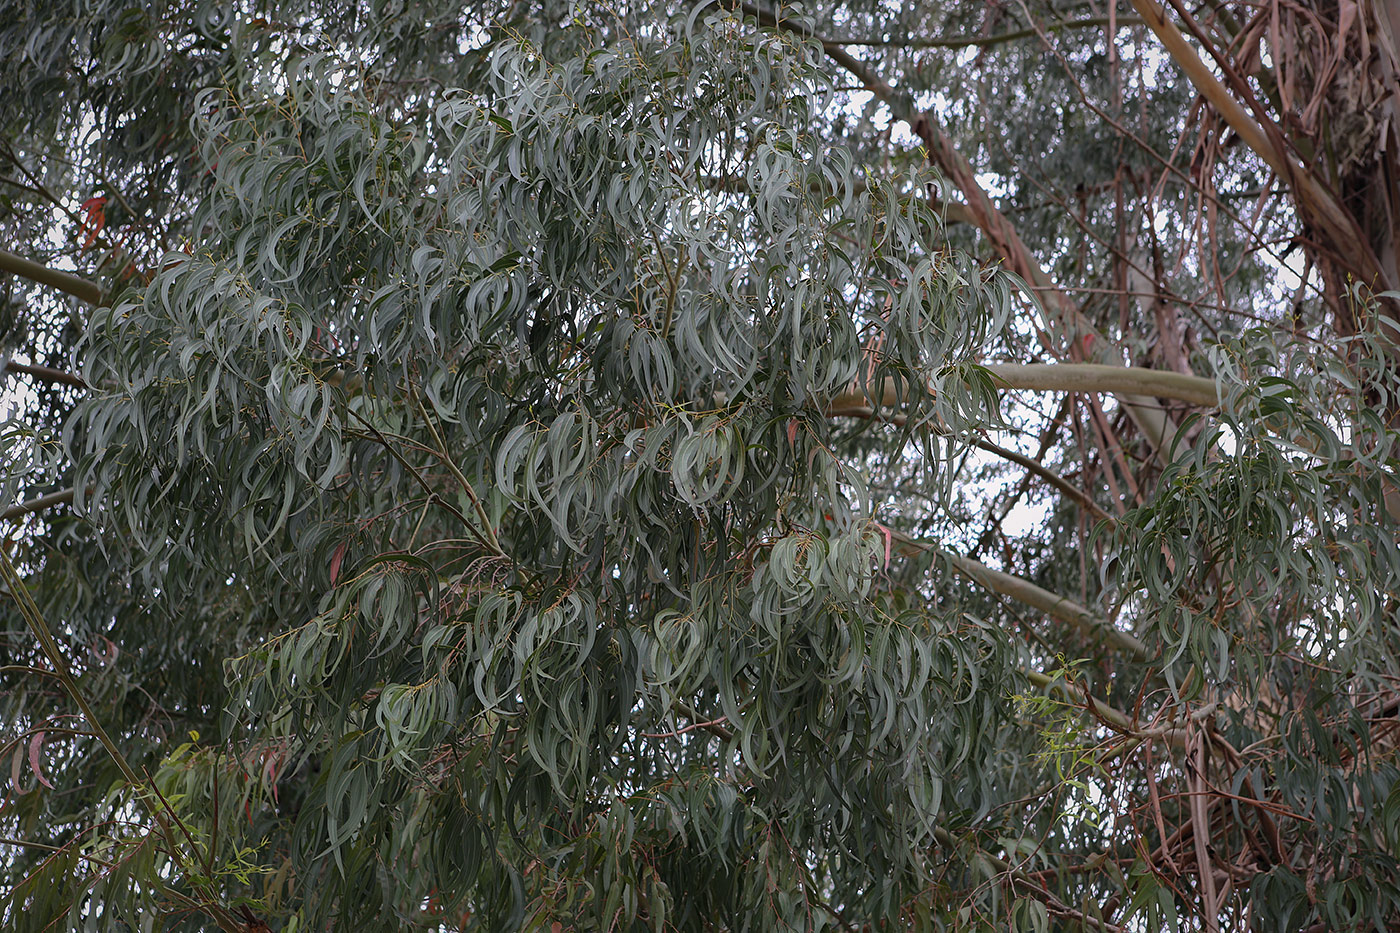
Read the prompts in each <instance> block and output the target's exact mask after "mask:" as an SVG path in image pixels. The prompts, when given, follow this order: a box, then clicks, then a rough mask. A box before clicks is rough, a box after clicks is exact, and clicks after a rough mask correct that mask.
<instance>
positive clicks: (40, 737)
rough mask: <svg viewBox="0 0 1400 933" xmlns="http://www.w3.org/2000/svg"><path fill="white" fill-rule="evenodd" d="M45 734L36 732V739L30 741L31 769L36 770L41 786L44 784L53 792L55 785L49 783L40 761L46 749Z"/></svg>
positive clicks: (35, 774) (35, 773)
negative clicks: (40, 753) (40, 756)
mask: <svg viewBox="0 0 1400 933" xmlns="http://www.w3.org/2000/svg"><path fill="white" fill-rule="evenodd" d="M45 734H46V733H43V732H36V733H34V737H33V738H31V739H30V740H29V767H30V768H32V769H33V770H34V776H35V777H37V778H38V779H39V783H40V784H43V785H44V786H45V787H47V788H48V789H49V790H53V785H52V784H50V783H49V779H48V778H46V777H44V769H43V767H42V766H41V763H40V761H39V752H40V751H42V750H43V748H44V736H45Z"/></svg>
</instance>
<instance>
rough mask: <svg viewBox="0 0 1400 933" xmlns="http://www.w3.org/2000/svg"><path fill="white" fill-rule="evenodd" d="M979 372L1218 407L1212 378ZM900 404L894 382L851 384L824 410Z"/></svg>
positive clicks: (1056, 370)
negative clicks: (869, 384)
mask: <svg viewBox="0 0 1400 933" xmlns="http://www.w3.org/2000/svg"><path fill="white" fill-rule="evenodd" d="M983 368H984V369H986V370H987V372H989V373H991V375H992V378H993V379H994V380H996V382H997V384H998V385H999V386H1001V387H1002V388H1005V389H1029V390H1032V391H1037V392H1106V393H1109V394H1111V395H1124V394H1131V395H1137V396H1139V397H1142V396H1155V397H1157V398H1168V399H1174V400H1175V401H1178V402H1186V403H1188V404H1190V405H1201V406H1204V407H1207V408H1214V407H1215V406H1217V405H1219V404H1220V393H1219V392H1218V391H1217V390H1216V388H1215V382H1214V381H1213V380H1210V379H1207V378H1205V377H1204V376H1187V375H1185V374H1183V373H1178V372H1172V371H1170V370H1165V369H1149V368H1147V367H1143V366H1105V365H1104V364H1102V363H989V364H987V365H986V366H985V367H983ZM903 400H904V396H903V394H902V393H901V392H900V391H899V387H898V386H897V385H896V383H895V382H894V380H892V379H886V380H885V381H884V382H883V383H882V384H881V385H879V386H871V387H868V388H865V389H862V388H861V387H860V386H852V387H851V388H850V389H848V390H847V391H845V392H842V393H841V394H840V395H838V396H836V397H835V398H833V399H832V400H831V402H830V403H829V404H828V406H827V407H828V409H829V410H831V411H833V412H839V411H841V410H843V409H847V408H860V407H863V406H867V405H870V404H871V403H872V402H873V403H874V404H875V405H877V406H880V407H886V408H892V407H894V406H896V405H899V404H900V403H901V402H902V401H903Z"/></svg>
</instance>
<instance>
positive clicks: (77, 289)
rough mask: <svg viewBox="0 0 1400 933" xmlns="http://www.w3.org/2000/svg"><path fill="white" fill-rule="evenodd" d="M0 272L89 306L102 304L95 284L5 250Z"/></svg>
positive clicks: (2, 250)
mask: <svg viewBox="0 0 1400 933" xmlns="http://www.w3.org/2000/svg"><path fill="white" fill-rule="evenodd" d="M0 272H8V273H10V274H11V275H17V276H20V277H21V278H25V279H29V280H30V281H31V282H38V283H39V284H40V285H47V286H49V287H50V288H56V289H58V290H59V291H61V292H64V293H66V294H69V295H72V296H73V297H74V298H80V299H82V300H83V301H86V302H87V303H88V304H90V305H100V304H102V300H103V295H102V289H101V288H100V287H98V285H97V284H96V283H94V282H89V281H88V280H87V279H85V278H82V277H80V276H76V275H73V274H72V273H71V272H61V271H59V270H58V269H50V268H49V267H48V266H45V265H41V264H40V263H37V262H34V261H33V260H29V259H25V258H24V257H23V256H19V255H16V254H15V253H12V252H10V251H9V250H6V249H0Z"/></svg>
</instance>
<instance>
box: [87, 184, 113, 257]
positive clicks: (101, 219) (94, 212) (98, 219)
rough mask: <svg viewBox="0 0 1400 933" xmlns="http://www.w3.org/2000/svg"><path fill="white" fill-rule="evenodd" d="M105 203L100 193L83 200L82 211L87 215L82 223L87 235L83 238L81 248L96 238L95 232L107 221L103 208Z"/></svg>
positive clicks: (90, 243)
mask: <svg viewBox="0 0 1400 933" xmlns="http://www.w3.org/2000/svg"><path fill="white" fill-rule="evenodd" d="M106 204H107V199H106V198H104V197H102V196H101V195H98V196H97V197H93V198H88V199H87V200H86V201H84V202H83V213H84V214H86V215H87V220H86V221H85V222H84V223H83V229H84V230H86V231H87V237H86V238H84V240H83V249H87V248H88V247H90V246H92V244H93V242H94V241H95V240H96V239H97V234H98V233H100V232H101V231H102V227H103V226H104V225H105V224H106V223H107V214H106V213H105V212H104V210H103V207H104V206H105V205H106Z"/></svg>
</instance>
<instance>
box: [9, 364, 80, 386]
mask: <svg viewBox="0 0 1400 933" xmlns="http://www.w3.org/2000/svg"><path fill="white" fill-rule="evenodd" d="M5 372H14V373H24V374H25V375H26V376H32V377H33V378H35V379H41V380H43V381H44V382H61V383H63V384H64V385H70V386H76V387H78V388H79V389H86V388H87V383H86V382H84V381H83V377H82V376H75V375H73V374H72V373H68V372H64V371H63V370H61V369H53V368H52V367H49V366H30V365H29V364H27V363H16V362H14V361H13V360H5V361H4V365H0V373H5Z"/></svg>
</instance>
